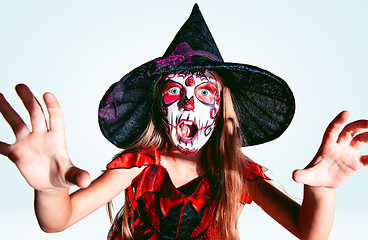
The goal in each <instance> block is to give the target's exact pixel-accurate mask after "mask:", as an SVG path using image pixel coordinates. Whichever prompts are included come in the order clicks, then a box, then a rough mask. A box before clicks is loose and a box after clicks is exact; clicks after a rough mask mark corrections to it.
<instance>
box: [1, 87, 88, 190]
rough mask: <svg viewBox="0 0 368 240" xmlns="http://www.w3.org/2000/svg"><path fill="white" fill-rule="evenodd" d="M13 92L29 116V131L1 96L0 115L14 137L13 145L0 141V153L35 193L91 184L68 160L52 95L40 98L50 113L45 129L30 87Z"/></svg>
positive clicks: (17, 88) (56, 104) (54, 99)
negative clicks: (13, 165)
mask: <svg viewBox="0 0 368 240" xmlns="http://www.w3.org/2000/svg"><path fill="white" fill-rule="evenodd" d="M16 91H17V93H18V96H19V97H20V98H21V100H22V101H23V104H24V106H25V107H26V109H27V111H28V113H29V115H30V119H31V125H32V131H30V130H29V128H28V127H27V125H26V124H25V123H24V121H23V120H22V118H21V117H20V116H19V115H18V114H17V112H16V111H14V109H13V108H12V107H11V106H10V104H9V103H8V102H7V101H6V100H5V98H4V96H3V95H2V94H0V112H1V114H2V115H3V116H4V118H5V120H6V121H7V122H8V123H9V125H10V127H11V128H12V130H13V132H14V135H15V138H16V141H15V143H14V144H8V143H4V142H0V154H2V155H5V156H7V157H8V158H9V159H10V160H11V161H12V162H14V163H15V165H16V166H17V167H18V169H19V171H20V173H21V174H22V175H23V177H24V178H25V179H26V181H27V182H28V183H29V185H30V186H31V187H33V188H35V189H36V190H51V189H56V188H65V187H68V186H70V185H77V186H79V187H87V186H88V185H89V184H90V181H91V180H90V176H89V173H88V172H86V171H84V170H81V169H78V168H76V167H75V166H74V165H73V164H72V162H71V161H70V159H69V156H68V153H67V149H66V143H65V133H64V120H63V115H62V111H61V108H60V105H59V103H58V101H57V100H56V98H55V96H54V95H53V94H51V93H45V94H44V96H43V98H44V101H45V104H46V108H47V111H48V114H49V121H48V123H49V126H47V121H46V119H45V116H44V113H43V111H42V108H41V106H40V104H39V102H38V101H37V99H36V98H35V97H34V96H33V94H32V92H31V91H30V90H29V88H28V87H27V86H26V85H24V84H19V85H17V86H16Z"/></svg>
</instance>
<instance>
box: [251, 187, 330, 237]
mask: <svg viewBox="0 0 368 240" xmlns="http://www.w3.org/2000/svg"><path fill="white" fill-rule="evenodd" d="M249 187H250V188H249V190H250V196H251V198H252V199H253V201H254V202H255V203H256V204H257V205H259V206H260V207H261V208H262V209H263V210H264V211H265V212H266V213H267V214H268V215H270V216H271V217H272V218H273V219H274V220H276V221H277V222H278V223H279V224H281V225H282V226H283V227H284V228H286V229H287V230H288V231H289V232H291V233H292V234H294V235H295V236H296V237H297V238H299V239H318V240H321V239H327V238H328V235H329V233H330V230H331V226H332V221H333V214H334V201H335V190H334V189H327V188H319V187H309V186H306V185H305V186H304V198H303V202H302V205H299V204H298V203H296V202H295V201H293V200H292V199H290V198H289V197H287V196H286V195H285V194H284V193H282V192H281V191H279V190H278V189H277V188H276V187H275V186H273V185H272V184H271V183H270V182H269V181H267V180H257V181H252V182H249Z"/></svg>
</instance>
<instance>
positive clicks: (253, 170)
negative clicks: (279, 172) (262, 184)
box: [241, 155, 270, 181]
mask: <svg viewBox="0 0 368 240" xmlns="http://www.w3.org/2000/svg"><path fill="white" fill-rule="evenodd" d="M241 159H242V164H243V177H244V180H245V181H252V180H259V179H266V180H270V179H269V178H268V177H267V176H266V174H264V171H267V168H266V167H264V166H261V165H259V164H258V163H256V162H254V161H253V160H251V159H250V158H248V157H247V156H245V155H243V156H241Z"/></svg>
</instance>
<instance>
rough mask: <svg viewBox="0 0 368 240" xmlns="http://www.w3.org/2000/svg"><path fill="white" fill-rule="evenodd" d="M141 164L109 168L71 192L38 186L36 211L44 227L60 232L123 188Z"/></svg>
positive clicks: (137, 171) (138, 170)
mask: <svg viewBox="0 0 368 240" xmlns="http://www.w3.org/2000/svg"><path fill="white" fill-rule="evenodd" d="M141 170H142V169H141V168H137V167H134V168H131V169H114V170H107V171H106V172H104V173H103V174H102V175H101V176H100V177H99V178H97V179H96V180H94V181H93V182H92V183H91V185H90V186H89V187H87V188H84V189H80V190H78V191H76V192H74V193H72V194H71V195H70V196H69V191H68V190H69V188H63V189H54V190H50V191H38V190H35V211H36V216H37V220H38V222H39V225H40V227H41V229H42V230H43V231H45V232H59V231H63V230H64V229H66V228H68V227H69V226H71V225H73V224H74V223H76V222H78V221H79V220H81V219H82V218H84V217H85V216H87V215H89V214H90V213H92V212H94V211H95V210H97V209H98V208H100V207H101V206H103V205H105V204H106V203H107V202H109V201H110V200H111V199H113V198H114V197H116V196H117V195H118V194H119V193H121V192H122V191H124V190H125V189H126V188H127V187H128V186H129V185H130V183H131V181H132V179H133V178H134V177H136V176H137V175H138V174H139V173H140V172H141Z"/></svg>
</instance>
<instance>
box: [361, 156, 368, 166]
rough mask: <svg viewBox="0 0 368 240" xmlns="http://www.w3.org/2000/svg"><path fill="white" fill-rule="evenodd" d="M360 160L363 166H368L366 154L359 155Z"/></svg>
mask: <svg viewBox="0 0 368 240" xmlns="http://www.w3.org/2000/svg"><path fill="white" fill-rule="evenodd" d="M360 162H361V163H363V165H364V166H368V155H364V156H361V157H360Z"/></svg>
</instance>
